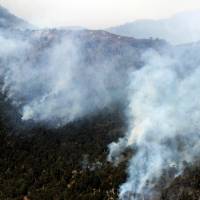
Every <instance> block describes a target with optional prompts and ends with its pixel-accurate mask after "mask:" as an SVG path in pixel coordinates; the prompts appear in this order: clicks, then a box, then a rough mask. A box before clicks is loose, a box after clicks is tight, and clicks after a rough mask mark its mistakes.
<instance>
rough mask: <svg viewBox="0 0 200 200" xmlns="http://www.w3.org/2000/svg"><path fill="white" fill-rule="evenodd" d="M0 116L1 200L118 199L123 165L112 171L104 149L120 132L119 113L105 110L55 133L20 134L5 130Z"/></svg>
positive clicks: (34, 131) (36, 130)
mask: <svg viewBox="0 0 200 200" xmlns="http://www.w3.org/2000/svg"><path fill="white" fill-rule="evenodd" d="M1 112H2V114H1V115H0V116H1V119H0V126H1V129H0V130H1V131H0V152H1V154H0V200H18V199H23V198H24V197H25V196H27V197H28V198H29V199H31V200H32V199H33V200H37V199H38V200H51V199H52V200H62V199H63V200H65V199H66V200H76V199H77V200H78V199H80V200H81V199H83V200H84V199H85V200H90V199H91V200H103V199H110V200H112V199H117V193H118V191H117V190H118V187H119V185H120V183H122V182H123V181H124V180H125V164H123V163H122V164H121V165H120V166H118V167H114V166H112V165H111V164H110V163H108V162H107V161H106V156H107V153H108V152H107V145H108V144H109V143H110V142H112V141H113V140H116V139H117V138H118V137H119V135H120V134H122V132H123V127H124V124H123V120H122V114H121V113H120V110H118V109H117V108H116V107H114V108H113V109H110V110H108V109H106V111H103V112H101V113H99V114H98V115H95V116H92V117H87V118H86V119H84V120H79V121H77V122H74V123H71V124H68V125H67V126H65V127H63V128H59V129H54V130H52V129H51V130H50V129H47V128H44V127H35V128H30V129H27V130H26V131H24V129H23V131H22V133H21V134H20V129H19V128H18V129H16V130H15V128H13V129H10V128H8V127H6V126H5V124H6V120H5V115H3V111H1ZM4 114H5V113H4ZM15 131H16V132H17V135H16V134H14V132H15ZM10 133H12V134H10ZM83 161H84V164H83Z"/></svg>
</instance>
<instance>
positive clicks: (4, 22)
mask: <svg viewBox="0 0 200 200" xmlns="http://www.w3.org/2000/svg"><path fill="white" fill-rule="evenodd" d="M31 27H32V25H30V24H29V23H28V22H26V21H24V20H23V19H21V18H19V17H16V16H15V15H13V14H11V13H10V12H9V11H8V10H7V9H6V8H4V7H2V6H0V28H1V29H26V28H31Z"/></svg>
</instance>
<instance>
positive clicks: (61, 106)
mask: <svg viewBox="0 0 200 200" xmlns="http://www.w3.org/2000/svg"><path fill="white" fill-rule="evenodd" d="M43 32H44V33H43ZM21 34H23V33H21ZM35 34H36V36H34V37H33V36H31V35H30V37H29V39H27V38H26V37H25V36H23V37H25V39H24V38H23V37H22V38H21V39H19V38H18V39H17V38H16V37H14V35H12V37H7V38H6V37H4V36H1V37H0V42H1V46H0V53H1V59H0V61H1V69H0V70H1V71H0V74H1V80H3V81H2V83H1V90H2V92H3V93H4V94H6V96H7V98H8V99H10V100H11V101H12V103H13V104H14V105H16V106H17V107H18V108H19V110H20V112H21V115H22V120H33V121H35V122H43V123H48V124H52V125H53V126H55V125H56V126H60V125H64V124H66V123H68V122H71V121H73V120H75V119H78V118H80V117H83V116H85V115H88V114H91V113H93V112H96V111H97V110H99V109H103V108H105V107H106V106H108V105H109V104H110V103H111V102H113V101H115V100H116V99H117V98H116V97H117V96H119V95H117V92H118V91H117V90H118V88H119V87H118V86H119V85H121V84H122V80H121V74H122V73H121V72H120V70H117V69H116V68H115V62H114V61H113V60H111V59H110V61H108V60H102V61H101V62H95V63H93V64H91V63H89V62H87V61H85V60H86V53H87V52H86V49H85V48H84V43H83V42H81V41H80V40H78V39H77V38H76V37H75V36H74V37H72V36H69V35H68V36H66V37H61V39H59V40H58V41H53V42H52V41H51V40H48V37H49V38H51V37H54V35H53V36H51V35H52V34H53V33H52V31H51V30H50V31H49V32H48V31H47V33H46V32H45V31H41V33H40V32H39V31H38V32H36V33H35ZM57 34H58V33H57ZM32 35H33V34H32ZM42 35H45V37H43V36H42ZM55 35H56V34H55ZM38 38H39V39H38ZM37 40H39V41H37Z"/></svg>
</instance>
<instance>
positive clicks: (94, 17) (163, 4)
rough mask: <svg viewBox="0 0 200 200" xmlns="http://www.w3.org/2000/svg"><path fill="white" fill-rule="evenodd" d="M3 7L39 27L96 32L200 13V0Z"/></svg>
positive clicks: (46, 1)
mask: <svg viewBox="0 0 200 200" xmlns="http://www.w3.org/2000/svg"><path fill="white" fill-rule="evenodd" d="M0 3H1V5H2V6H5V7H6V8H8V9H9V10H10V11H11V12H12V13H14V14H16V15H17V16H20V17H22V18H24V19H25V20H27V21H29V22H30V23H32V24H34V25H36V26H40V27H44V26H45V27H53V26H83V27H87V28H94V29H100V28H105V27H109V26H115V25H119V24H123V23H126V22H131V21H134V20H136V19H159V18H165V17H169V16H171V15H173V14H175V13H177V12H182V11H191V10H198V9H200V0H0Z"/></svg>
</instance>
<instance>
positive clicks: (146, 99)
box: [108, 45, 200, 200]
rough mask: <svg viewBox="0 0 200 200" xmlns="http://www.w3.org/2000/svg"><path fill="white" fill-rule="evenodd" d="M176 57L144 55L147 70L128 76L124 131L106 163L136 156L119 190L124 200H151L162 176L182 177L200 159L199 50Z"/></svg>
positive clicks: (178, 51)
mask: <svg viewBox="0 0 200 200" xmlns="http://www.w3.org/2000/svg"><path fill="white" fill-rule="evenodd" d="M188 50H189V51H188ZM174 52H175V54H172V53H165V54H162V55H161V54H158V53H157V52H155V51H148V52H146V53H144V56H143V59H144V61H145V65H144V66H143V67H142V68H141V69H139V70H137V71H135V72H133V73H132V74H131V75H130V86H129V106H128V108H127V119H128V122H129V127H128V131H127V133H126V135H125V136H124V138H120V139H119V142H118V143H115V142H113V143H112V144H110V146H109V148H110V155H109V157H108V159H109V160H110V161H115V162H118V160H119V158H120V154H121V153H122V152H123V151H124V150H125V149H126V148H127V147H129V148H132V149H133V150H134V152H135V153H134V155H133V156H132V158H131V160H130V161H129V166H128V178H127V180H126V182H125V183H124V184H122V185H121V187H120V198H121V199H123V200H127V199H129V200H130V199H133V200H137V199H140V198H141V196H139V195H138V194H140V195H144V196H145V195H148V196H149V198H150V196H151V194H152V193H153V188H154V186H155V184H156V183H157V182H158V180H159V178H160V177H161V175H162V174H163V172H164V170H169V169H170V168H171V167H174V168H175V169H176V173H177V174H178V173H181V171H182V170H183V163H184V162H193V161H194V160H195V159H196V157H197V156H198V155H199V153H200V150H199V145H200V143H199V141H200V124H199V121H200V101H199V99H200V79H199V77H200V62H198V59H197V58H198V57H199V56H198V53H199V45H196V46H192V45H188V47H184V46H183V47H177V48H175V51H174Z"/></svg>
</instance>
